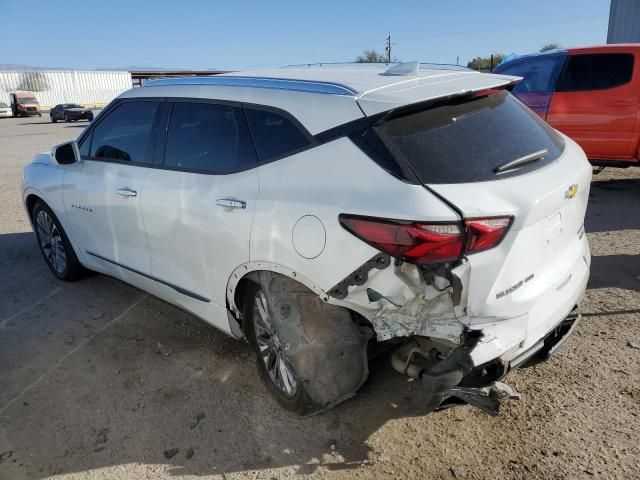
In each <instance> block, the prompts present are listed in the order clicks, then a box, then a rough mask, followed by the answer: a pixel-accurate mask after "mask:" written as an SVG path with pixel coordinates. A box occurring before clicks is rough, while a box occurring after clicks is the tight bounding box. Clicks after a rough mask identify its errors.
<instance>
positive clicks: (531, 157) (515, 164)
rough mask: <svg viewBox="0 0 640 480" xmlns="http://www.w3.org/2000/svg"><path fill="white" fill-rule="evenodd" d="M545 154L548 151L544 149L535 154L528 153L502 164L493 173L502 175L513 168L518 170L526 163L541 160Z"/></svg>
mask: <svg viewBox="0 0 640 480" xmlns="http://www.w3.org/2000/svg"><path fill="white" fill-rule="evenodd" d="M547 153H549V150H547V149H546V148H543V149H542V150H538V151H537V152H533V153H529V154H528V155H525V156H523V157H519V158H516V159H515V160H511V161H510V162H507V163H504V164H502V165H500V166H498V167H496V168H495V169H494V170H493V171H494V172H496V173H504V172H506V171H508V170H513V169H514V168H520V167H522V166H524V165H526V164H528V163H533V162H537V161H539V160H542V159H543V158H544V157H545V155H546V154H547Z"/></svg>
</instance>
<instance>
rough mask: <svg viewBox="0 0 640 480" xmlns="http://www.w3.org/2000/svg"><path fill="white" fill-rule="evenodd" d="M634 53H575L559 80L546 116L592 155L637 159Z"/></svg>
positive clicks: (638, 76)
mask: <svg viewBox="0 0 640 480" xmlns="http://www.w3.org/2000/svg"><path fill="white" fill-rule="evenodd" d="M635 70H636V72H635V74H634V55H633V54H630V53H590V54H580V55H571V56H570V57H569V59H568V60H567V63H566V65H565V67H564V70H563V72H562V74H561V75H560V78H559V80H558V84H557V87H556V92H555V93H554V94H553V98H552V100H551V105H550V106H549V111H548V113H547V121H548V122H549V123H550V124H551V125H552V126H553V127H555V128H557V129H558V130H560V131H561V132H563V133H565V134H566V135H568V136H569V137H571V138H572V139H574V140H575V141H576V142H578V143H579V144H580V146H581V147H582V148H583V149H584V151H585V153H586V154H587V156H588V157H589V158H590V159H620V160H624V159H635V155H636V151H635V147H636V142H635V141H634V140H635V138H634V137H635V135H636V134H635V133H634V129H635V123H636V115H637V112H638V100H639V99H640V88H638V84H639V83H640V72H639V68H635Z"/></svg>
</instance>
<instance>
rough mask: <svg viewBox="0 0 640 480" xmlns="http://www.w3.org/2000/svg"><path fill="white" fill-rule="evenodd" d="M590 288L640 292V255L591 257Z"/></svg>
mask: <svg viewBox="0 0 640 480" xmlns="http://www.w3.org/2000/svg"><path fill="white" fill-rule="evenodd" d="M588 288H623V289H626V290H633V291H640V255H603V256H593V257H591V277H590V278H589V285H588Z"/></svg>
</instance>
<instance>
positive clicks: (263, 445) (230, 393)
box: [0, 233, 450, 478]
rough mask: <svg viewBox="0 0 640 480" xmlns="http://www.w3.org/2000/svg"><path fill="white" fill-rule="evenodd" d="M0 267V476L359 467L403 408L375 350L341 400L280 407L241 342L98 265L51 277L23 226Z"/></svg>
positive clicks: (406, 399)
mask: <svg viewBox="0 0 640 480" xmlns="http://www.w3.org/2000/svg"><path fill="white" fill-rule="evenodd" d="M0 269H1V271H10V272H12V275H9V276H4V277H2V278H1V279H0V291H2V292H3V295H2V296H1V297H0V331H1V334H0V431H2V432H3V436H0V453H3V452H9V451H10V452H12V453H11V455H10V459H9V460H7V461H5V462H4V464H1V463H0V477H3V475H4V478H13V476H12V473H13V471H12V470H10V469H11V468H15V469H17V470H18V471H21V472H23V473H26V476H27V477H29V478H43V477H46V476H49V475H53V474H60V473H70V472H80V471H87V470H90V469H95V468H100V467H105V466H112V465H120V464H129V463H153V464H158V463H164V464H169V465H172V468H173V470H172V473H174V474H175V475H186V474H190V475H211V474H216V473H217V474H219V473H222V472H237V471H242V470H256V469H268V468H277V467H282V466H295V468H296V469H297V472H298V473H311V472H312V471H314V470H315V469H317V468H318V467H319V466H320V465H322V466H323V467H324V468H327V469H351V468H359V467H361V466H362V463H363V462H364V461H371V458H372V453H373V451H372V448H371V447H370V446H369V445H368V444H367V440H368V439H369V438H370V437H371V435H372V434H374V433H375V432H376V431H378V430H379V429H380V428H381V427H382V426H383V425H384V424H385V423H386V422H387V421H389V420H391V419H395V418H401V417H406V416H411V415H412V412H413V411H414V410H413V409H412V408H411V406H410V400H411V399H412V398H413V397H414V396H415V394H416V390H417V389H416V383H415V382H407V380H406V379H405V378H403V377H402V376H401V375H398V374H397V373H395V372H394V371H393V370H392V369H391V368H390V366H389V359H388V357H387V356H385V355H383V356H381V357H379V358H378V359H376V360H375V361H373V362H372V363H371V374H370V377H369V380H368V382H367V383H366V384H365V385H364V387H363V388H362V389H361V391H360V393H359V394H358V395H357V396H356V397H355V398H353V399H350V400H348V401H347V402H345V403H343V404H341V405H339V406H338V407H336V408H334V409H333V410H331V411H329V412H326V413H323V414H320V415H316V416H312V417H306V418H300V417H298V416H295V415H292V414H289V413H288V412H286V411H284V410H283V409H282V408H281V407H279V405H277V403H276V402H275V401H273V400H272V399H271V397H270V396H269V395H268V393H267V392H266V390H265V389H264V388H263V386H262V385H261V383H260V382H259V379H258V376H257V374H256V372H255V363H254V362H255V357H254V354H253V352H252V351H251V350H250V348H249V347H248V346H247V345H246V344H244V343H243V342H239V341H236V340H233V339H231V338H230V337H227V336H226V335H224V334H223V333H221V332H219V331H217V330H215V329H214V328H213V327H211V326H209V325H207V324H205V323H204V322H202V321H201V320H199V319H197V318H195V317H193V316H192V315H190V314H188V313H186V312H184V311H182V310H180V309H178V308H176V307H173V306H171V305H169V304H167V303H165V302H163V301H160V300H158V299H156V298H154V297H152V296H149V295H147V294H144V293H143V292H141V291H139V290H137V289H135V288H133V287H130V286H128V285H125V284H124V283H121V282H119V281H117V280H115V279H112V278H109V277H106V276H104V275H93V276H90V277H88V278H86V279H84V280H82V281H79V282H74V283H64V282H59V281H57V280H55V279H54V278H53V275H51V274H50V272H49V271H48V269H47V267H46V265H45V263H44V261H43V260H42V258H40V252H39V251H38V248H37V245H36V243H35V238H34V235H33V234H32V233H18V234H7V235H0ZM448 415H450V413H449V412H438V413H436V414H434V415H433V418H434V419H435V420H437V419H438V417H443V416H448ZM426 434H428V432H427V433H426ZM3 438H4V441H5V443H4V444H3ZM330 445H334V447H335V449H332V448H331V446H330ZM171 449H179V451H178V452H177V453H176V454H175V456H171V455H170V452H171ZM165 452H167V453H166V455H165ZM168 457H171V458H168ZM374 460H375V459H374ZM3 471H4V472H5V473H4V474H3Z"/></svg>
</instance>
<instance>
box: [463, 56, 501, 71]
mask: <svg viewBox="0 0 640 480" xmlns="http://www.w3.org/2000/svg"><path fill="white" fill-rule="evenodd" d="M503 59H504V54H502V53H494V54H493V65H491V56H489V57H476V58H474V59H473V60H471V61H470V62H469V63H467V67H469V68H473V69H474V70H480V71H481V72H490V71H491V70H492V68H493V67H495V66H496V65H498V64H499V63H500V62H501V61H502V60H503Z"/></svg>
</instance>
